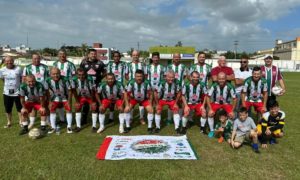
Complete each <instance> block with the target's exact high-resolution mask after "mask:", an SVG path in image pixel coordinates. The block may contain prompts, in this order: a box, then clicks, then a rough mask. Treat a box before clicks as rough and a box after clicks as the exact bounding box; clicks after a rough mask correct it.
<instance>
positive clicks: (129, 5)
mask: <svg viewBox="0 0 300 180" xmlns="http://www.w3.org/2000/svg"><path fill="white" fill-rule="evenodd" d="M299 15H300V1H299V0H285V1H277V0H243V1H240V0H226V1H224V0H213V1H211V0H151V1H149V0H123V1H118V0H102V1H97V0H88V1H80V0H60V1H58V0H52V1H38V0H27V1H25V0H24V1H21V0H19V1H6V0H0V18H1V27H2V29H1V33H0V44H10V45H11V46H16V45H18V44H21V43H26V35H27V33H28V35H29V45H30V46H31V47H32V48H44V47H54V48H59V47H60V46H61V45H63V44H66V45H81V44H82V43H87V44H88V45H91V44H92V43H93V42H102V43H103V45H104V46H105V47H115V48H118V49H119V50H121V51H127V50H128V49H130V48H137V42H139V44H140V48H141V49H145V50H147V49H148V48H149V47H150V46H155V45H168V46H173V45H175V44H176V43H177V42H178V41H181V42H182V43H183V45H187V46H195V47H196V49H198V50H201V49H204V48H208V49H213V50H214V49H215V50H233V49H234V45H233V42H234V41H235V40H238V41H239V46H238V50H239V51H248V52H253V51H256V50H260V49H267V48H272V47H274V43H275V40H276V39H282V40H293V39H295V38H296V37H297V36H300V20H299V19H300V18H298V17H300V16H299Z"/></svg>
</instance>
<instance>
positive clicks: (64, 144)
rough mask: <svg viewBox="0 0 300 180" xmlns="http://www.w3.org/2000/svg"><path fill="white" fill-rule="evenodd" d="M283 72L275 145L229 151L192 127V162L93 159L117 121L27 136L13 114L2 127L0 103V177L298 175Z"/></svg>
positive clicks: (288, 77)
mask: <svg viewBox="0 0 300 180" xmlns="http://www.w3.org/2000/svg"><path fill="white" fill-rule="evenodd" d="M284 76H285V82H286V85H287V94H286V95H285V96H284V97H280V98H279V102H280V105H281V109H282V110H283V111H285V112H286V114H287V118H286V127H285V133H286V135H285V137H284V138H283V139H280V140H279V144H276V145H272V146H269V148H268V149H265V150H263V149H260V150H261V153H260V154H255V153H254V152H253V151H252V149H251V147H250V146H243V147H242V148H240V149H238V150H234V149H232V148H230V147H229V145H228V144H226V143H223V144H219V143H218V142H217V139H209V138H208V137H206V136H204V135H202V134H200V133H199V129H198V126H193V127H192V128H191V129H189V130H188V133H187V136H188V138H189V140H190V142H191V143H192V145H193V147H194V148H195V151H196V152H197V153H198V155H199V156H200V159H199V160H194V161H187V160H123V161H99V160H97V159H96V158H95V156H96V153H97V150H98V148H99V146H100V144H101V142H102V140H103V139H104V137H105V136H106V135H118V124H117V119H115V124H113V125H110V127H108V128H107V130H106V131H105V132H104V133H103V134H101V135H99V134H92V133H91V131H90V129H91V126H90V125H89V126H88V127H87V128H85V129H84V130H83V131H81V132H80V133H78V134H66V129H65V128H64V129H62V133H61V135H59V136H58V135H56V134H52V135H50V136H47V137H45V138H42V139H39V140H31V139H29V138H28V136H27V135H24V136H19V135H18V132H19V129H20V128H19V126H18V125H17V116H16V113H15V114H14V124H13V127H12V128H10V129H4V128H3V126H4V125H5V124H6V118H5V114H4V107H3V105H1V108H0V109H1V114H2V116H1V117H2V118H1V121H0V179H200V178H205V179H229V178H230V179H300V173H299V172H300V143H299V139H300V133H299V129H300V123H299V122H298V118H299V117H300V108H299V100H300V98H299V97H300V90H299V89H300V83H299V82H300V81H299V79H300V73H284ZM2 86H3V84H2V83H1V85H0V87H1V89H2ZM0 102H1V103H2V102H3V100H2V96H0ZM136 113H138V112H137V111H136ZM115 117H117V116H115ZM164 117H165V116H164ZM74 122H75V121H74ZM38 124H39V122H36V126H37V127H38ZM135 124H136V125H137V126H135V127H134V128H133V130H132V131H131V133H130V134H128V135H139V134H147V133H146V129H147V127H146V126H141V125H138V124H139V123H138V121H136V122H135ZM160 134H161V135H174V127H173V125H172V126H171V125H170V126H166V127H164V128H163V129H162V131H161V133H160Z"/></svg>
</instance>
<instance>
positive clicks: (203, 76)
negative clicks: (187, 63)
mask: <svg viewBox="0 0 300 180" xmlns="http://www.w3.org/2000/svg"><path fill="white" fill-rule="evenodd" d="M194 71H197V72H199V74H200V80H201V81H202V82H203V83H204V84H205V85H206V86H207V81H208V77H209V76H210V71H211V66H210V65H208V64H206V63H205V64H204V65H203V66H201V65H200V64H193V65H192V66H191V67H190V69H189V74H191V73H192V72H194Z"/></svg>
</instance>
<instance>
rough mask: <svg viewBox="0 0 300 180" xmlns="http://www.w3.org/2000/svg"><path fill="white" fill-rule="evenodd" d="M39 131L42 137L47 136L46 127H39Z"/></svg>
mask: <svg viewBox="0 0 300 180" xmlns="http://www.w3.org/2000/svg"><path fill="white" fill-rule="evenodd" d="M40 130H41V134H42V135H45V134H47V127H46V126H41V127H40Z"/></svg>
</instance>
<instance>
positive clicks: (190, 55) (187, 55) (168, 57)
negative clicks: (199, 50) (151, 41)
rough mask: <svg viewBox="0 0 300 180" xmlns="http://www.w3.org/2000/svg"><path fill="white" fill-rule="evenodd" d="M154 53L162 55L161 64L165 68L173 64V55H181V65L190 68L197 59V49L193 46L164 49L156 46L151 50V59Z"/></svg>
mask: <svg viewBox="0 0 300 180" xmlns="http://www.w3.org/2000/svg"><path fill="white" fill-rule="evenodd" d="M153 52H159V53H160V59H161V60H160V63H161V64H162V65H164V66H166V65H168V64H170V63H172V59H173V54H174V53H180V55H181V63H183V64H185V65H187V66H190V65H191V64H194V59H195V47H192V46H177V47H163V46H154V47H150V48H149V58H151V56H152V53H153Z"/></svg>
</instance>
